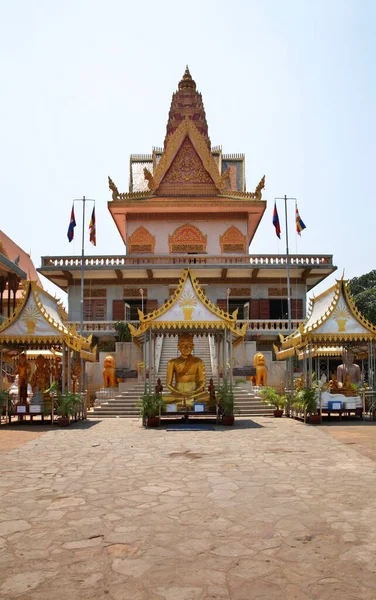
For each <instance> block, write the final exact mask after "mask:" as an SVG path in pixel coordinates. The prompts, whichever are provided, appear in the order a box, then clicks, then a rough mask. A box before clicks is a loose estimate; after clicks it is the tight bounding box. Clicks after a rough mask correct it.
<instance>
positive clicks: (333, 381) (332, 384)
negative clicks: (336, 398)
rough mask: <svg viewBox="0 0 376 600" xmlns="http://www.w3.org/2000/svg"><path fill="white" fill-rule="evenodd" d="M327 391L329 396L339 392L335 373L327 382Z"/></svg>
mask: <svg viewBox="0 0 376 600" xmlns="http://www.w3.org/2000/svg"><path fill="white" fill-rule="evenodd" d="M329 389H330V393H331V394H338V393H339V392H340V388H339V385H338V380H337V375H336V374H335V373H333V375H332V378H331V380H330V381H329Z"/></svg>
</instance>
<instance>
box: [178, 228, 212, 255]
mask: <svg viewBox="0 0 376 600" xmlns="http://www.w3.org/2000/svg"><path fill="white" fill-rule="evenodd" d="M207 237H208V236H207V235H204V234H203V233H202V232H201V231H200V230H199V229H198V227H195V226H194V225H190V224H189V223H187V224H186V225H181V226H180V227H178V228H177V229H176V230H175V231H174V233H173V234H172V235H169V236H168V247H169V250H170V253H171V254H174V253H175V254H185V253H187V252H195V253H204V252H206V243H207Z"/></svg>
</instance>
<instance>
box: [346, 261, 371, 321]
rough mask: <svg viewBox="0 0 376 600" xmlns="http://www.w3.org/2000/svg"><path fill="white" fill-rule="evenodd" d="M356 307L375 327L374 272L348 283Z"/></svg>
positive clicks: (354, 278)
mask: <svg viewBox="0 0 376 600" xmlns="http://www.w3.org/2000/svg"><path fill="white" fill-rule="evenodd" d="M349 288H350V291H351V294H352V296H353V299H354V302H355V304H356V307H357V308H358V310H360V312H361V313H362V315H363V316H364V317H365V318H366V319H368V320H369V321H370V322H371V323H372V324H373V325H376V270H373V271H370V272H369V273H366V274H365V275H361V276H360V277H353V279H350V281H349Z"/></svg>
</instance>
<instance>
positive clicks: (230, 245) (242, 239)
mask: <svg viewBox="0 0 376 600" xmlns="http://www.w3.org/2000/svg"><path fill="white" fill-rule="evenodd" d="M219 243H220V246H221V252H222V254H230V253H232V254H245V253H246V248H247V240H246V236H245V235H244V234H243V233H242V232H241V231H240V230H239V229H238V228H237V227H235V226H234V225H232V226H231V227H229V228H228V229H227V230H226V231H225V232H224V234H223V235H221V236H220V238H219Z"/></svg>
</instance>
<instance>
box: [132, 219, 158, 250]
mask: <svg viewBox="0 0 376 600" xmlns="http://www.w3.org/2000/svg"><path fill="white" fill-rule="evenodd" d="M133 246H137V248H135V250H133V248H132V247H133ZM140 246H144V247H146V249H145V250H140ZM154 247H155V236H154V235H152V234H151V233H150V231H149V230H148V229H146V227H144V226H143V225H140V227H138V228H137V229H135V231H134V232H133V233H132V234H131V235H130V236H129V237H128V248H129V254H132V253H133V252H135V253H136V254H142V253H145V254H154Z"/></svg>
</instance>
